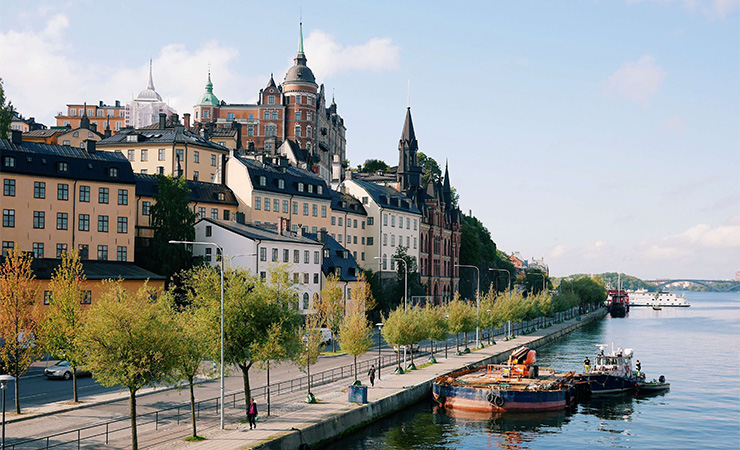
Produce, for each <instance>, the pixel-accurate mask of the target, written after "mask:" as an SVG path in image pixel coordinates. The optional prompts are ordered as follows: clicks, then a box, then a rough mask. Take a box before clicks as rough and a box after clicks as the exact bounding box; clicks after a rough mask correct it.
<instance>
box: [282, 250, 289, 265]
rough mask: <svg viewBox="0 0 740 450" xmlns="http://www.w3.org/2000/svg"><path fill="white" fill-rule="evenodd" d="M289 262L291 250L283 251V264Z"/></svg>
mask: <svg viewBox="0 0 740 450" xmlns="http://www.w3.org/2000/svg"><path fill="white" fill-rule="evenodd" d="M288 261H290V250H288V249H287V248H284V249H283V262H284V263H286V262H288Z"/></svg>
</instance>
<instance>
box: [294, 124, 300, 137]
mask: <svg viewBox="0 0 740 450" xmlns="http://www.w3.org/2000/svg"><path fill="white" fill-rule="evenodd" d="M295 135H296V137H301V126H300V125H296V126H295Z"/></svg>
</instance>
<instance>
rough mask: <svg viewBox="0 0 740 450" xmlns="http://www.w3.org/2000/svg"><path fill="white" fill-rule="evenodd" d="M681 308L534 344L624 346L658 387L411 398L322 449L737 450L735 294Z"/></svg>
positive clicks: (565, 359)
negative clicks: (572, 405)
mask: <svg viewBox="0 0 740 450" xmlns="http://www.w3.org/2000/svg"><path fill="white" fill-rule="evenodd" d="M685 295H686V298H687V300H688V301H689V302H690V303H691V307H690V308H663V309H662V310H661V311H653V309H652V308H632V309H631V310H630V313H629V316H628V317H627V318H623V319H612V318H609V316H607V318H605V319H604V320H603V321H602V322H600V323H597V324H593V325H589V326H587V327H585V328H583V329H581V330H579V331H576V332H575V333H573V334H572V335H571V336H570V337H568V338H566V339H564V340H562V341H559V342H556V343H554V344H551V345H549V346H547V347H543V348H541V349H539V350H538V363H539V365H541V366H545V367H554V368H556V369H558V370H561V371H566V370H578V371H580V370H581V369H582V362H583V359H584V357H585V356H587V355H588V356H589V357H590V358H591V359H592V360H593V356H594V355H595V353H596V351H597V348H596V344H607V345H609V346H611V343H612V342H613V343H614V345H615V347H623V348H632V349H634V351H635V358H636V359H639V360H640V361H641V362H642V369H643V372H645V373H646V375H647V378H648V379H652V378H658V377H659V376H660V375H665V377H666V379H667V380H668V381H669V382H670V383H671V390H670V391H668V392H667V393H663V394H660V395H654V396H646V397H635V396H634V395H626V396H617V397H609V398H606V399H599V400H595V399H594V400H591V401H590V402H589V403H587V404H584V405H579V406H578V409H577V410H576V411H575V412H573V413H566V412H563V413H537V414H504V415H500V416H494V417H491V416H481V415H476V414H470V413H467V414H463V413H455V412H447V413H445V412H440V411H436V410H435V408H434V407H433V406H432V404H431V402H421V403H419V404H417V405H414V406H412V407H410V408H407V409H406V410H404V411H401V412H399V413H397V414H394V415H393V416H390V417H388V418H387V419H384V420H382V421H380V422H377V423H375V424H372V425H371V426H369V427H367V428H365V429H363V430H361V431H358V432H357V433H356V434H355V435H353V436H351V437H348V438H345V439H343V440H341V441H339V442H336V443H334V444H332V446H330V447H328V448H329V449H331V450H339V449H342V450H344V449H373V450H375V449H378V450H380V449H496V448H504V449H561V448H635V449H704V448H713V449H740V293H721V294H720V293H709V292H686V293H685Z"/></svg>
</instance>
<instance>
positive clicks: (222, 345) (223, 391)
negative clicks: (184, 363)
mask: <svg viewBox="0 0 740 450" xmlns="http://www.w3.org/2000/svg"><path fill="white" fill-rule="evenodd" d="M170 244H190V245H196V244H197V245H210V246H213V247H216V255H218V254H219V253H220V254H221V429H222V430H223V429H224V397H225V395H224V393H225V388H224V252H223V249H222V248H221V246H220V245H218V244H215V243H213V242H196V241H170Z"/></svg>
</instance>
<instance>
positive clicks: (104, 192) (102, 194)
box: [98, 187, 109, 203]
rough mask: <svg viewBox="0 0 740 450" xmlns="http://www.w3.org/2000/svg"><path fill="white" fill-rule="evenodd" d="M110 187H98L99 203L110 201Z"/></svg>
mask: <svg viewBox="0 0 740 450" xmlns="http://www.w3.org/2000/svg"><path fill="white" fill-rule="evenodd" d="M108 194H109V190H108V188H102V187H101V188H98V203H108Z"/></svg>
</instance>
